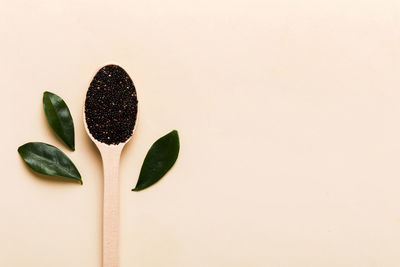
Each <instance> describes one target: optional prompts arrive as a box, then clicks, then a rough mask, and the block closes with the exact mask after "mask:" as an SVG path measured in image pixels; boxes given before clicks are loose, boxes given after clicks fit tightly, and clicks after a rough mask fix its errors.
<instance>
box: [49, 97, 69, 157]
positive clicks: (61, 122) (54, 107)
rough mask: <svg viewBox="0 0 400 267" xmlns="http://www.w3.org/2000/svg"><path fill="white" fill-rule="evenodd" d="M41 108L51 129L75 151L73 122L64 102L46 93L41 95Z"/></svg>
mask: <svg viewBox="0 0 400 267" xmlns="http://www.w3.org/2000/svg"><path fill="white" fill-rule="evenodd" d="M43 108H44V113H45V114H46V118H47V121H48V122H49V124H50V126H51V128H53V130H54V131H55V132H56V134H57V135H58V136H59V137H60V138H61V139H62V140H63V141H64V143H65V144H67V146H68V147H69V148H71V149H72V150H75V141H74V122H73V120H72V117H71V113H70V112H69V109H68V107H67V104H65V102H64V100H62V98H61V97H59V96H58V95H55V94H53V93H50V92H47V91H46V92H44V94H43Z"/></svg>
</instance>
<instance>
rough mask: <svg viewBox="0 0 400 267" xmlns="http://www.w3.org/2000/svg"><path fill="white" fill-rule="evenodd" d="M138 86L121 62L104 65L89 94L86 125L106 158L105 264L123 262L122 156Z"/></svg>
mask: <svg viewBox="0 0 400 267" xmlns="http://www.w3.org/2000/svg"><path fill="white" fill-rule="evenodd" d="M137 103H138V101H137V97H136V89H135V86H134V85H133V82H132V80H131V78H130V77H129V75H128V74H127V73H126V71H125V70H124V69H122V68H121V67H119V66H117V65H107V66H104V67H102V68H101V69H100V70H99V71H98V72H97V73H96V75H95V76H94V78H93V80H92V82H91V83H90V86H89V89H88V91H87V94H86V100H85V111H84V121H85V129H86V131H87V133H88V135H89V137H90V138H91V139H92V141H93V142H94V143H95V144H96V146H97V148H98V149H99V151H100V154H101V158H102V160H103V170H104V204H103V209H104V214H103V267H118V266H119V201H120V200H119V199H120V197H119V178H118V169H119V160H120V156H121V151H122V149H123V147H124V145H125V144H126V143H127V142H128V141H129V139H130V138H131V136H132V134H133V131H134V129H135V123H136V116H137V111H138V108H137Z"/></svg>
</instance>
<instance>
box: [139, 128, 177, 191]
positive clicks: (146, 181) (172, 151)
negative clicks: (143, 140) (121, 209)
mask: <svg viewBox="0 0 400 267" xmlns="http://www.w3.org/2000/svg"><path fill="white" fill-rule="evenodd" d="M178 154H179V136H178V132H177V131H176V130H173V131H172V132H170V133H168V134H167V135H165V136H163V137H161V138H160V139H158V140H157V141H156V142H155V143H154V144H153V145H152V146H151V148H150V150H149V152H147V155H146V158H145V159H144V162H143V165H142V169H141V170H140V175H139V180H138V182H137V184H136V187H135V188H134V189H132V191H140V190H143V189H145V188H147V187H149V186H151V185H153V184H154V183H156V182H157V181H158V180H160V179H161V178H162V177H163V176H164V175H165V174H166V173H167V172H168V170H169V169H171V167H172V166H173V165H174V163H175V161H176V159H177V158H178Z"/></svg>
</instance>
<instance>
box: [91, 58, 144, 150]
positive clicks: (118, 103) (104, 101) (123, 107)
mask: <svg viewBox="0 0 400 267" xmlns="http://www.w3.org/2000/svg"><path fill="white" fill-rule="evenodd" d="M100 87H101V88H103V90H98V89H99V88H100ZM137 103H138V101H137V97H136V89H135V86H134V85H133V82H132V80H131V79H130V77H129V75H128V74H127V73H126V71H125V70H124V69H122V68H121V67H119V66H117V65H107V66H104V67H103V68H101V69H100V70H99V71H98V72H97V73H96V75H95V76H94V78H93V80H92V82H91V83H90V86H89V89H88V91H87V94H86V102H85V117H86V124H87V126H88V129H89V132H90V133H91V134H92V136H93V137H94V138H95V139H96V140H98V141H100V142H102V143H106V144H108V145H110V144H114V145H117V144H119V143H123V142H125V141H126V140H128V139H129V137H131V135H132V132H133V128H134V127H135V123H136V115H137Z"/></svg>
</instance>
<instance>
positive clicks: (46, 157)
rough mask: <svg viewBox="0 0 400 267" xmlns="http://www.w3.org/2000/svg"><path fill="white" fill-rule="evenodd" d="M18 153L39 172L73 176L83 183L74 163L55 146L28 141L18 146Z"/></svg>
mask: <svg viewBox="0 0 400 267" xmlns="http://www.w3.org/2000/svg"><path fill="white" fill-rule="evenodd" d="M18 153H19V154H20V155H21V157H22V159H23V160H24V161H25V163H26V164H27V165H28V166H29V167H30V168H31V169H32V170H34V171H36V172H38V173H41V174H46V175H52V176H61V177H67V178H72V179H75V180H78V181H79V182H80V183H81V184H82V179H81V175H80V173H79V171H78V169H77V168H76V167H75V165H74V163H72V161H71V160H70V159H69V158H68V157H67V156H66V155H65V154H64V153H63V152H62V151H61V150H59V149H58V148H56V147H55V146H52V145H49V144H45V143H41V142H32V143H26V144H24V145H22V146H20V147H19V148H18Z"/></svg>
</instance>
